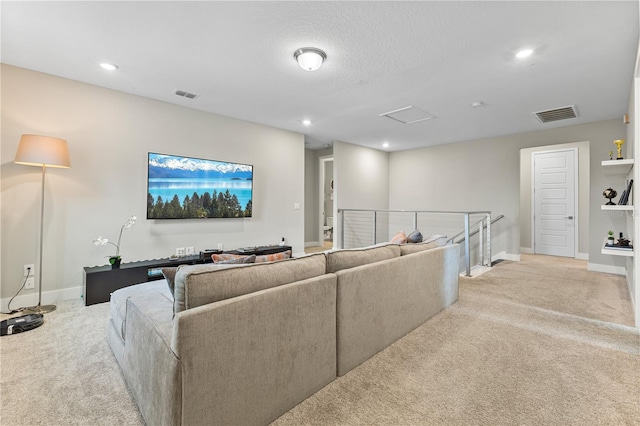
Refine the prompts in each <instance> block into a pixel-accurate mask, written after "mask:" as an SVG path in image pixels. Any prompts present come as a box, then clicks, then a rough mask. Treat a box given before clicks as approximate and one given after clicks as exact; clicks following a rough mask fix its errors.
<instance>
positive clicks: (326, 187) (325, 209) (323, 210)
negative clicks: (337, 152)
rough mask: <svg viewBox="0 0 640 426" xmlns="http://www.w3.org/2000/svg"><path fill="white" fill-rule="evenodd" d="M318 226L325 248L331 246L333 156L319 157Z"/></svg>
mask: <svg viewBox="0 0 640 426" xmlns="http://www.w3.org/2000/svg"><path fill="white" fill-rule="evenodd" d="M319 161H320V164H319V167H318V170H319V176H318V182H319V185H320V187H319V191H318V193H319V195H320V198H319V200H318V201H319V202H318V206H319V209H320V211H319V215H318V217H319V219H320V220H319V222H320V223H319V227H318V236H319V240H320V241H321V244H322V246H323V247H324V249H325V250H329V249H331V248H333V229H334V227H333V220H334V217H333V191H334V180H333V156H325V157H320V158H319Z"/></svg>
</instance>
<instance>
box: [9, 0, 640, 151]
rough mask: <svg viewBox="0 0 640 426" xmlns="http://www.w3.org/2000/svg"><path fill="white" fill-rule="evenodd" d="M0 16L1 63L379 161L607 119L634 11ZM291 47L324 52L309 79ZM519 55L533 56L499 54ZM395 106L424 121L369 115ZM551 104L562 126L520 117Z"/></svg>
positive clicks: (102, 11)
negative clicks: (374, 155) (379, 155)
mask: <svg viewBox="0 0 640 426" xmlns="http://www.w3.org/2000/svg"><path fill="white" fill-rule="evenodd" d="M0 7H1V14H2V16H1V19H2V34H1V35H2V52H1V55H2V56H1V59H2V62H3V63H6V64H11V65H15V66H18V67H23V68H28V69H32V70H36V71H41V72H45V73H49V74H53V75H57V76H61V77H65V78H70V79H73V80H78V81H83V82H86V83H91V84H95V85H98V86H103V87H107V88H111V89H115V90H119V91H123V92H128V93H133V94H136V95H140V96H145V97H149V98H153V99H158V100H161V101H165V102H170V103H175V104H178V105H184V106H188V107H190V108H195V109H199V110H204V111H209V112H213V113H217V114H221V115H225V116H229V117H235V118H239V119H243V120H248V121H252V122H257V123H262V124H266V125H269V126H274V127H278V128H283V129H287V130H292V131H296V132H300V133H304V134H305V135H306V137H305V140H306V144H307V147H309V148H321V147H324V146H325V144H330V143H331V142H333V141H335V140H340V141H345V142H350V143H355V144H359V145H364V146H369V147H372V148H377V149H382V143H383V142H385V141H386V142H388V143H389V144H390V146H389V148H388V150H390V151H395V150H403V149H411V148H416V147H421V146H429V145H435V144H444V143H451V142H458V141H464V140H470V139H478V138H485V137H492V136H499V135H506V134H513V133H521V132H527V131H535V130H541V129H547V128H552V127H561V126H567V125H574V124H580V123H586V122H592V121H598V120H605V119H611V118H620V117H621V116H622V114H624V113H625V112H626V109H627V104H628V100H629V93H630V87H631V80H632V76H633V68H634V63H635V57H636V49H637V45H638V2H637V1H623V2H614V1H607V2H593V1H586V2H580V1H568V2H562V1H553V2H538V1H534V2H520V1H514V2H487V1H473V2H462V1H450V2H182V1H176V2H167V1H162V2H152V1H147V2H93V1H92V2H56V1H46V2H7V1H2V2H1V4H0ZM305 46H313V47H318V48H320V49H323V50H324V51H325V52H326V53H327V56H328V57H327V60H326V62H325V64H324V65H323V66H322V68H321V69H320V70H318V71H315V72H307V71H304V70H302V69H300V68H299V67H298V65H297V64H296V62H295V61H294V59H293V52H294V51H295V50H296V49H297V48H300V47H305ZM524 47H530V48H533V49H535V53H534V54H533V55H532V56H531V57H529V58H527V59H524V60H519V59H516V58H514V54H515V53H516V52H517V51H518V50H520V49H521V48H524ZM104 61H109V62H113V63H116V64H118V66H119V67H120V69H119V70H118V71H116V72H111V73H110V72H107V71H104V70H102V69H101V68H99V67H98V64H99V63H100V62H104ZM175 89H180V90H185V91H188V92H192V93H196V94H198V95H200V96H199V97H198V98H197V99H195V100H189V99H185V98H181V97H178V96H176V95H174V94H173V91H174V90H175ZM475 101H482V102H484V104H485V106H484V107H481V108H472V107H470V104H471V103H473V102H475ZM409 105H412V106H414V107H417V108H419V109H421V110H423V111H426V112H428V113H430V114H432V115H434V116H436V118H434V119H432V120H426V121H421V122H418V123H414V124H409V125H405V124H402V123H400V122H398V121H395V120H392V119H389V118H386V117H380V116H379V115H380V114H382V113H384V112H388V111H391V110H395V109H399V108H402V107H406V106H409ZM567 105H576V106H577V110H578V112H579V116H578V117H577V118H574V119H570V120H564V121H560V122H555V123H548V124H541V123H540V122H539V121H538V120H537V119H536V118H535V117H534V116H533V115H532V113H533V112H537V111H540V110H546V109H552V108H558V107H564V106H567ZM304 119H310V120H311V121H312V125H311V126H309V127H306V126H304V125H303V124H302V120H304Z"/></svg>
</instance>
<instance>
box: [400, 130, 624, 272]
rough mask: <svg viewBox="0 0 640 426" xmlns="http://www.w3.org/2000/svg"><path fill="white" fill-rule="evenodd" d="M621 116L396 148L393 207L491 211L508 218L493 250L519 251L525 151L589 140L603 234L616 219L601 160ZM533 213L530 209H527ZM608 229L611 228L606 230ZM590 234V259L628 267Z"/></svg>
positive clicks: (595, 222)
mask: <svg viewBox="0 0 640 426" xmlns="http://www.w3.org/2000/svg"><path fill="white" fill-rule="evenodd" d="M625 132H626V129H625V127H624V125H623V124H622V120H607V121H601V122H596V123H589V124H581V125H576V126H568V127H563V128H556V129H549V130H541V131H538V132H529V133H522V134H517V135H510V136H502V137H496V138H489V139H481V140H475V141H468V142H462V143H457V144H450V145H438V146H433V147H428V148H422V149H416V150H411V151H402V152H394V153H392V154H391V156H390V162H389V207H390V208H391V209H407V210H491V211H492V212H493V215H494V216H497V215H499V214H503V215H504V216H505V218H504V219H502V220H501V221H500V222H498V223H496V224H495V226H494V227H493V228H492V245H493V250H492V251H493V253H498V252H501V251H505V252H506V253H508V254H519V253H520V150H521V149H523V148H531V147H539V146H546V145H557V144H565V143H572V142H580V141H589V146H590V157H591V160H590V176H591V183H590V191H591V192H590V194H589V198H590V205H589V219H590V224H589V235H590V236H593V235H598V236H599V235H601V233H602V232H603V231H602V230H603V229H606V230H608V229H609V228H610V227H611V226H612V221H614V220H615V219H617V218H611V217H607V216H605V215H603V214H602V212H601V210H600V205H601V204H602V203H601V197H602V190H603V189H604V188H606V187H607V186H609V185H608V184H607V180H606V178H605V177H604V173H603V170H602V167H600V161H601V160H602V159H604V158H605V157H606V156H607V154H608V152H609V151H610V150H611V147H614V145H613V143H612V142H613V140H615V139H621V138H624V137H625ZM526 214H529V212H526ZM605 232H606V231H605ZM600 243H601V241H598V238H590V240H589V246H588V250H589V251H588V252H589V259H590V262H596V263H600V264H605V265H611V266H614V267H620V266H624V265H623V264H622V263H621V260H620V259H613V258H612V256H608V257H607V256H604V255H601V254H600Z"/></svg>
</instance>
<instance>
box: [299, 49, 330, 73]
mask: <svg viewBox="0 0 640 426" xmlns="http://www.w3.org/2000/svg"><path fill="white" fill-rule="evenodd" d="M293 57H294V58H296V61H298V65H300V68H302V69H303V70H306V71H315V70H317V69H318V68H320V66H321V65H322V63H323V62H324V60H325V59H327V54H326V53H324V52H323V51H322V50H320V49H316V48H315V47H303V48H301V49H298V50H296V51H295V52H294V53H293Z"/></svg>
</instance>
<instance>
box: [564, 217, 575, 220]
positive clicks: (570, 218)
mask: <svg viewBox="0 0 640 426" xmlns="http://www.w3.org/2000/svg"><path fill="white" fill-rule="evenodd" d="M565 219H569V220H573V216H567V217H565Z"/></svg>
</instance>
